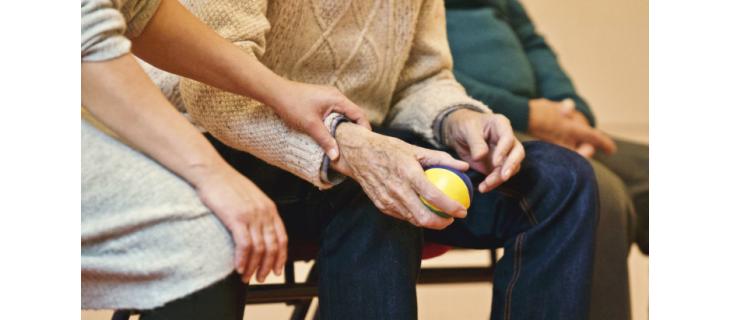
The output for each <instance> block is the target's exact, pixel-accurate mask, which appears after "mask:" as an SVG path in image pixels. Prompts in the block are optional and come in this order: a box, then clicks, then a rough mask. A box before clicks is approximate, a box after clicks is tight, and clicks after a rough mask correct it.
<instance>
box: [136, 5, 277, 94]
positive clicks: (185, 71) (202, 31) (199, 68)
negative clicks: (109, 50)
mask: <svg viewBox="0 0 730 320" xmlns="http://www.w3.org/2000/svg"><path fill="white" fill-rule="evenodd" d="M132 43H133V46H132V51H133V52H134V54H135V55H137V56H139V57H140V58H142V59H144V60H145V61H147V62H148V63H150V64H152V65H154V66H156V67H158V68H160V69H162V70H165V71H168V72H171V73H174V74H178V75H180V76H183V77H186V78H190V79H194V80H197V81H200V82H203V83H207V84H209V85H212V86H214V87H217V88H219V89H221V90H225V91H228V92H232V93H235V94H240V95H246V96H249V97H252V98H254V99H256V100H258V101H261V102H263V103H264V104H266V105H269V106H278V105H279V104H280V103H279V101H277V98H278V97H280V95H275V94H273V93H274V92H281V91H282V90H283V88H284V87H286V84H287V81H288V80H286V79H284V78H282V77H280V76H278V75H276V74H275V73H273V72H272V71H271V70H269V69H268V68H267V67H266V66H264V65H263V64H261V62H259V61H258V60H257V59H256V58H255V56H254V55H253V53H252V52H249V51H250V48H242V47H238V46H236V45H234V44H232V43H231V42H230V41H228V40H226V39H224V38H223V37H221V36H220V35H218V34H217V33H216V32H215V31H214V30H213V29H211V28H209V27H208V26H207V25H205V24H204V23H203V22H202V21H200V20H199V19H198V18H196V17H195V16H194V15H193V14H192V13H190V12H189V11H188V10H187V9H185V8H184V7H183V6H182V5H180V4H179V3H178V2H177V1H175V0H162V2H161V4H160V7H159V9H158V10H157V12H156V13H155V15H154V17H152V19H151V20H150V21H149V22H148V24H147V26H146V28H145V29H144V31H143V32H142V33H141V34H140V36H139V37H136V38H134V39H133V40H132ZM247 49H248V50H249V51H247Z"/></svg>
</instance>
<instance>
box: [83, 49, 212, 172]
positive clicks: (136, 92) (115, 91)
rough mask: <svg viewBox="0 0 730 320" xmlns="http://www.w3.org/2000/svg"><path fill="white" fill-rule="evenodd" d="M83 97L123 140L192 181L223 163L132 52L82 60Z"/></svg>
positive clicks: (91, 108)
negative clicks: (113, 56)
mask: <svg viewBox="0 0 730 320" xmlns="http://www.w3.org/2000/svg"><path fill="white" fill-rule="evenodd" d="M81 101H82V104H83V105H84V106H85V107H86V108H87V109H88V110H89V111H90V112H91V113H92V114H93V115H94V116H95V117H96V118H97V119H98V120H99V121H101V122H102V123H103V124H104V125H106V126H107V127H108V128H109V129H111V130H112V131H114V132H115V133H116V134H117V135H119V136H120V138H122V139H123V140H125V142H127V143H129V144H131V145H132V146H134V147H135V148H137V149H139V150H140V151H142V152H144V153H146V154H147V155H148V156H150V157H151V158H153V159H155V160H156V161H158V162H159V163H161V164H162V165H164V166H165V167H167V168H168V169H170V170H171V171H173V172H175V173H176V174H178V175H180V176H181V177H183V178H184V179H186V180H187V181H188V182H190V183H191V184H193V185H198V184H199V183H200V181H201V179H202V177H203V176H205V175H206V174H207V173H209V172H210V171H213V170H217V169H220V168H224V167H225V162H224V161H223V160H222V159H221V158H220V156H219V155H218V154H217V153H216V151H215V150H214V149H213V147H212V146H211V145H210V143H208V141H207V140H205V138H204V137H203V136H202V134H200V132H198V131H197V130H196V129H195V127H193V126H192V125H191V124H190V123H189V122H188V121H187V120H186V119H185V118H184V117H183V116H182V115H180V113H178V112H177V111H176V110H175V109H174V108H173V107H172V106H171V105H170V103H169V102H168V101H167V100H166V99H165V98H164V97H163V96H162V94H161V93H160V92H159V90H158V89H157V88H156V87H155V86H154V84H153V83H152V81H150V80H149V78H147V76H146V75H145V74H144V72H143V71H142V69H141V68H140V67H139V65H138V64H137V62H136V61H135V60H134V59H133V58H132V56H131V55H130V54H126V55H123V56H121V57H119V58H116V59H113V60H108V61H104V62H85V63H82V65H81Z"/></svg>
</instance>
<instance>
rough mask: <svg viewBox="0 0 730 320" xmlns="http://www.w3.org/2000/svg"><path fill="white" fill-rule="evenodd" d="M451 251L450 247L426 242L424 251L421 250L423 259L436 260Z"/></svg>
mask: <svg viewBox="0 0 730 320" xmlns="http://www.w3.org/2000/svg"><path fill="white" fill-rule="evenodd" d="M449 250H451V247H450V246H447V245H443V244H438V243H431V242H426V243H424V244H423V249H422V250H421V259H422V260H426V259H431V258H436V257H438V256H440V255H442V254H444V253H446V252H448V251H449Z"/></svg>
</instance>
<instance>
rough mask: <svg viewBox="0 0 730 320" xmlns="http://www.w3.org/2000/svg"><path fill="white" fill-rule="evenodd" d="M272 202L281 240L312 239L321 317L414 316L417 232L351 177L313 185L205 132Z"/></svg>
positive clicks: (419, 239)
mask: <svg viewBox="0 0 730 320" xmlns="http://www.w3.org/2000/svg"><path fill="white" fill-rule="evenodd" d="M208 138H209V140H211V142H212V143H213V145H214V147H215V148H216V149H217V150H218V152H219V153H221V155H222V156H223V158H224V159H226V161H228V162H229V163H230V164H231V165H232V166H233V167H234V168H235V169H236V170H238V171H240V172H241V173H243V174H244V175H246V176H247V177H248V178H249V179H251V180H252V181H253V182H254V183H256V185H257V186H259V188H261V189H262V190H263V191H264V192H265V193H266V194H267V195H268V196H269V197H270V198H271V199H272V200H273V201H274V202H275V203H276V205H277V209H278V210H279V214H280V215H281V218H282V220H283V221H284V225H285V227H286V229H287V233H288V235H289V243H290V244H291V245H297V244H302V243H307V244H312V243H314V244H317V245H318V246H319V256H318V258H317V266H318V267H317V269H318V271H319V288H318V290H319V301H320V304H319V306H320V307H319V308H320V309H319V315H320V317H321V318H322V319H416V318H417V307H416V280H417V276H418V270H419V269H420V263H421V243H422V241H423V238H422V232H421V230H420V229H419V228H416V227H414V226H413V225H411V224H410V223H408V222H405V221H401V220H398V219H395V218H392V217H390V216H387V215H385V214H382V213H380V211H379V210H378V209H377V208H376V207H375V206H374V205H373V203H372V202H371V201H370V200H369V199H368V197H367V196H366V195H365V193H364V192H363V191H362V189H361V188H360V186H359V185H358V184H357V183H355V182H354V181H352V180H346V181H345V182H343V183H341V184H339V185H337V186H335V187H333V188H331V189H329V190H326V191H320V190H319V189H317V188H316V187H314V186H312V185H311V184H309V183H308V182H306V181H304V180H301V179H299V178H297V177H296V176H294V175H292V174H290V173H288V172H286V171H284V170H281V169H279V168H276V167H273V166H271V165H268V164H266V163H265V162H263V161H261V160H259V159H257V158H255V157H253V156H251V155H250V154H247V153H245V152H242V151H238V150H234V149H232V148H229V147H227V146H225V145H224V144H223V143H221V142H220V141H218V140H216V139H215V138H212V137H210V136H208Z"/></svg>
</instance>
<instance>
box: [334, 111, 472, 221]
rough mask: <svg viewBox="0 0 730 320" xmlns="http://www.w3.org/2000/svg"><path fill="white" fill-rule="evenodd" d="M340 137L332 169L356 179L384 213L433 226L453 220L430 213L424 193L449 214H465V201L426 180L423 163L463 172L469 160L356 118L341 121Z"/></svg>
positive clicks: (338, 137) (338, 133) (431, 201)
mask: <svg viewBox="0 0 730 320" xmlns="http://www.w3.org/2000/svg"><path fill="white" fill-rule="evenodd" d="M335 137H336V138H337V142H338V143H339V145H340V149H341V152H342V157H341V158H340V159H339V160H338V161H335V162H333V163H332V166H333V168H334V169H335V170H337V171H339V172H341V173H343V174H345V175H347V176H350V177H352V178H353V179H354V180H355V181H357V182H358V183H359V184H360V185H361V186H362V188H363V190H364V191H365V193H366V194H367V195H368V197H370V199H371V200H372V201H373V203H374V204H375V206H376V207H377V208H378V209H380V210H381V211H382V212H383V213H385V214H387V215H390V216H392V217H395V218H398V219H401V220H406V221H408V222H410V223H412V224H413V225H415V226H419V227H425V228H430V229H443V228H445V227H446V226H448V225H449V224H451V223H452V222H453V221H454V219H453V218H448V219H446V218H442V217H440V216H438V215H436V214H434V213H433V212H431V211H430V210H429V209H428V208H427V207H426V206H425V205H424V204H423V203H422V202H421V200H420V199H419V198H418V196H419V195H420V196H421V197H423V198H424V199H426V200H427V201H428V202H430V203H432V204H433V205H434V206H436V207H437V208H439V209H441V211H443V212H444V213H446V214H448V215H451V216H453V217H457V218H463V217H465V216H466V208H464V206H462V205H461V204H459V203H458V202H456V201H454V200H452V199H450V198H449V197H448V196H446V195H445V194H444V193H443V192H441V191H440V190H438V189H437V188H436V187H435V186H434V185H433V184H432V183H431V182H430V181H428V180H427V179H426V176H425V174H424V173H423V167H424V166H433V165H445V166H451V167H454V168H456V169H458V170H462V171H464V170H466V169H468V168H469V166H468V164H467V163H465V162H463V161H459V160H456V159H454V158H452V157H451V156H450V155H449V154H448V153H446V152H442V151H434V150H429V149H424V148H421V147H417V146H414V145H411V144H408V143H405V142H403V141H402V140H399V139H396V138H391V137H387V136H384V135H380V134H377V133H373V132H370V131H368V130H366V129H365V128H363V127H360V126H356V125H353V124H351V123H343V124H341V125H340V126H339V127H338V128H337V131H336V135H335Z"/></svg>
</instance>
